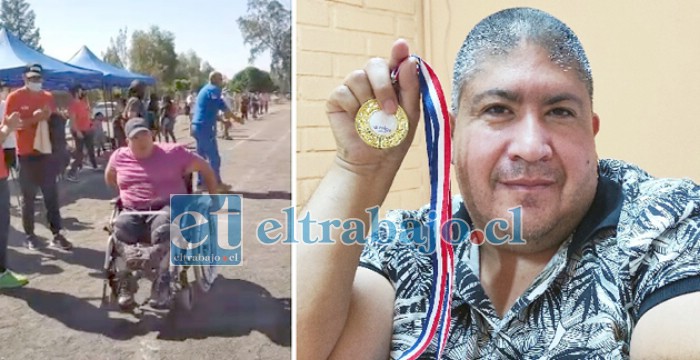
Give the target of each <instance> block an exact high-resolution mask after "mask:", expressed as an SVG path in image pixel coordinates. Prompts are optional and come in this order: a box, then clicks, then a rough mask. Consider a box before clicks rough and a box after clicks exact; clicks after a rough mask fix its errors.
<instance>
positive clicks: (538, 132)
mask: <svg viewBox="0 0 700 360" xmlns="http://www.w3.org/2000/svg"><path fill="white" fill-rule="evenodd" d="M513 130H514V131H513V135H512V136H513V139H512V141H511V142H510V146H509V148H508V157H509V158H510V159H511V160H518V159H522V160H525V161H527V162H538V161H547V160H549V159H551V158H552V153H553V151H552V146H551V134H550V131H549V129H548V128H547V126H546V123H545V122H544V116H540V115H538V114H537V113H535V112H527V113H525V114H523V116H522V117H521V118H519V119H518V120H517V122H516V124H515V128H514V129H513Z"/></svg>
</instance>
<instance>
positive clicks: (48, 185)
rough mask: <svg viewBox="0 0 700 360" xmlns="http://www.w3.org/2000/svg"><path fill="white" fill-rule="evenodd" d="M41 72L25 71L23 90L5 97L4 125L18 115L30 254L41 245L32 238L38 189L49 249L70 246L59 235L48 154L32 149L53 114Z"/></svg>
mask: <svg viewBox="0 0 700 360" xmlns="http://www.w3.org/2000/svg"><path fill="white" fill-rule="evenodd" d="M42 71H43V68H42V67H41V65H39V64H33V65H29V66H27V67H26V69H25V71H24V75H23V79H24V86H23V87H21V88H19V89H17V90H15V91H13V92H11V93H10V94H9V95H8V96H7V100H6V103H5V112H4V114H3V124H6V123H7V121H8V116H10V115H11V114H13V113H19V117H20V121H19V127H18V129H17V154H18V158H19V165H20V170H19V183H20V187H21V191H22V198H23V201H22V227H23V228H24V232H25V234H26V235H27V236H26V238H25V246H26V247H27V248H29V249H31V250H34V249H37V248H38V247H39V246H40V245H41V244H40V242H39V238H37V236H36V235H35V234H34V199H35V197H36V194H37V190H38V189H41V193H42V194H43V197H44V205H45V206H46V217H47V220H48V223H49V228H50V229H51V233H52V234H53V239H52V240H51V242H50V246H51V247H54V248H59V249H62V250H70V249H71V248H72V247H73V245H72V244H71V243H70V242H69V241H68V240H67V239H66V238H65V236H63V234H61V231H62V226H61V213H60V207H59V202H58V188H57V183H56V174H53V173H52V172H53V171H54V168H55V166H51V165H52V164H51V160H52V156H51V154H43V153H40V152H39V151H37V150H35V148H34V137H35V135H36V132H37V125H38V124H39V122H41V121H48V120H49V117H50V116H51V113H52V112H55V111H56V105H55V103H54V99H53V95H51V93H50V92H48V91H43V90H42Z"/></svg>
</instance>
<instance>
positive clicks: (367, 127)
mask: <svg viewBox="0 0 700 360" xmlns="http://www.w3.org/2000/svg"><path fill="white" fill-rule="evenodd" d="M355 129H356V130H357V133H358V134H359V135H360V138H361V139H362V141H364V142H365V143H366V144H367V145H369V146H371V147H374V148H377V149H390V148H393V147H395V146H398V145H399V144H401V142H402V141H403V140H404V139H405V138H406V135H408V116H407V115H406V112H405V111H404V110H403V108H402V107H401V106H397V109H396V114H394V115H389V114H387V113H385V112H383V111H382V109H381V108H380V107H379V102H378V101H377V100H376V99H372V100H368V101H367V102H365V103H364V104H362V107H361V108H360V110H359V111H358V112H357V115H355Z"/></svg>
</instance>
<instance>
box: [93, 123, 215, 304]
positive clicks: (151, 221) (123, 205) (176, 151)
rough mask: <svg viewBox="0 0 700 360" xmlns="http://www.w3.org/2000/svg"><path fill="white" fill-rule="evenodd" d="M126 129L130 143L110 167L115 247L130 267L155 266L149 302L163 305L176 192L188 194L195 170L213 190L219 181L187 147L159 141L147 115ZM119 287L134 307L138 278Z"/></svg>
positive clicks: (108, 177)
mask: <svg viewBox="0 0 700 360" xmlns="http://www.w3.org/2000/svg"><path fill="white" fill-rule="evenodd" d="M124 130H125V131H124V132H125V135H126V137H127V146H126V147H121V148H118V149H117V150H116V151H115V152H114V153H113V154H112V156H111V157H110V159H109V162H108V164H107V167H106V169H105V181H106V182H107V184H108V185H109V186H112V187H115V188H117V189H118V190H119V200H118V202H119V204H118V207H120V210H121V213H120V214H119V216H117V218H116V220H115V222H114V224H113V231H114V232H113V234H112V235H113V239H114V247H115V250H116V252H117V254H118V256H120V257H122V258H123V259H125V260H126V266H127V268H128V269H131V270H137V269H143V268H150V269H155V272H156V275H155V281H153V285H152V288H151V297H150V299H149V305H150V306H152V307H154V308H162V307H166V306H168V301H169V299H170V298H171V296H170V295H171V289H170V272H169V271H168V270H169V256H168V255H169V250H170V208H169V204H170V195H173V194H186V193H188V188H187V186H188V185H187V184H186V183H187V181H186V180H185V179H187V178H189V177H190V176H191V174H192V173H193V172H195V171H196V172H199V175H200V176H201V177H202V178H203V180H204V183H205V185H206V187H207V190H208V192H209V193H210V194H216V191H217V185H218V181H217V178H216V175H215V174H214V170H213V169H212V168H211V167H210V166H209V164H208V163H207V161H205V160H204V159H202V158H201V157H199V156H198V155H196V154H195V153H193V152H190V151H189V150H187V149H186V148H185V147H184V146H182V145H179V144H174V143H173V144H170V143H155V142H154V141H153V136H152V134H151V130H150V128H149V124H148V122H147V121H146V120H145V119H142V118H133V119H131V120H129V121H128V122H127V123H126V125H125V127H124ZM144 213H145V214H144ZM117 287H118V288H117V293H118V299H117V302H118V303H119V306H120V307H121V308H124V309H126V308H132V307H133V306H134V305H135V301H134V294H133V292H134V286H133V279H131V278H130V276H124V277H123V278H121V279H118V284H117Z"/></svg>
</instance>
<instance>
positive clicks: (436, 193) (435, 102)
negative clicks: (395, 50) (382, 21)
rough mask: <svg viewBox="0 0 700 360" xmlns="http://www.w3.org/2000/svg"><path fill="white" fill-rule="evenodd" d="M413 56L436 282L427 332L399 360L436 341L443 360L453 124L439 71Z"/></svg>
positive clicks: (449, 281)
mask: <svg viewBox="0 0 700 360" xmlns="http://www.w3.org/2000/svg"><path fill="white" fill-rule="evenodd" d="M412 57H413V58H415V59H416V60H417V61H418V66H417V71H418V78H419V80H420V93H421V99H422V101H423V117H424V119H425V136H426V143H427V150H428V169H429V172H430V211H431V213H433V214H435V215H437V216H435V217H430V220H432V221H431V222H430V223H429V225H430V238H429V241H430V244H431V247H430V248H431V249H434V250H435V251H434V252H432V253H431V254H430V256H431V262H432V265H433V279H432V280H433V281H432V285H431V289H430V294H429V303H428V313H427V319H426V321H424V322H423V329H422V330H421V333H420V335H419V336H418V339H417V340H416V342H415V343H414V344H413V346H411V348H409V349H408V350H406V351H405V352H404V353H403V354H401V356H400V357H399V358H400V359H411V360H413V359H417V358H418V357H419V356H421V354H423V353H424V352H425V351H426V349H427V348H428V346H429V345H430V343H431V342H432V341H433V339H435V338H437V358H438V359H440V358H441V357H442V351H443V350H444V348H445V344H446V343H447V337H448V335H449V330H450V318H451V316H450V304H451V302H452V286H453V281H454V253H453V249H452V242H451V233H452V232H451V229H449V228H448V229H445V231H444V232H443V231H442V230H441V229H442V226H443V224H448V221H449V220H450V219H451V216H452V199H451V193H450V164H451V154H452V151H451V138H450V136H451V133H450V122H449V113H448V110H447V102H446V101H445V94H444V93H443V91H442V86H441V85H440V81H439V80H438V78H437V76H436V75H435V72H434V71H433V69H432V68H431V67H430V65H428V63H426V62H425V61H423V60H422V59H421V58H420V57H418V56H416V55H412ZM433 219H434V220H433ZM450 228H451V226H450Z"/></svg>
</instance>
